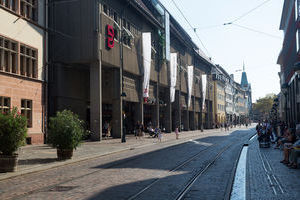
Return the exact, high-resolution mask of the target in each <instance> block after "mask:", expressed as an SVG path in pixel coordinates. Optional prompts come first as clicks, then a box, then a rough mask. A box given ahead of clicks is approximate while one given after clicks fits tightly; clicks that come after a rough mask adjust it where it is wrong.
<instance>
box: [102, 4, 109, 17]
mask: <svg viewBox="0 0 300 200" xmlns="http://www.w3.org/2000/svg"><path fill="white" fill-rule="evenodd" d="M103 12H104V13H105V14H107V15H108V8H107V5H105V4H103Z"/></svg>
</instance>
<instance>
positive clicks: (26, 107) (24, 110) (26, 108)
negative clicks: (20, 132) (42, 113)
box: [21, 99, 32, 128]
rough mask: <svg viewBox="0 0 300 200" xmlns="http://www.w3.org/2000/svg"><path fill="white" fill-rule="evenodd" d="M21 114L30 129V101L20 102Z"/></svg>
mask: <svg viewBox="0 0 300 200" xmlns="http://www.w3.org/2000/svg"><path fill="white" fill-rule="evenodd" d="M21 114H22V115H24V116H25V117H26V118H27V127H28V128H31V127H32V100H27V99H22V100H21Z"/></svg>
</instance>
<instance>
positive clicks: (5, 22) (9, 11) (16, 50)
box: [0, 0, 47, 143]
mask: <svg viewBox="0 0 300 200" xmlns="http://www.w3.org/2000/svg"><path fill="white" fill-rule="evenodd" d="M45 11H46V9H45V1H44V0H31V1H27V0H11V1H5V0H0V27H1V28H0V111H7V110H9V109H11V108H13V107H18V109H19V110H20V111H21V113H22V114H24V115H25V116H26V117H27V118H28V139H27V141H28V143H30V142H31V143H43V142H44V134H43V131H44V123H43V122H44V121H45V118H44V117H45V110H46V109H45V108H46V107H45V99H46V98H44V97H45V96H44V95H45V93H44V92H45V91H44V89H43V88H44V86H45V85H44V81H45V75H46V73H45V71H44V69H45V66H46V65H45V63H46V62H47V53H46V52H45V51H44V50H45V46H46V44H47V38H46V35H47V34H46V31H45V30H46V23H47V22H46V18H45V16H46V13H45Z"/></svg>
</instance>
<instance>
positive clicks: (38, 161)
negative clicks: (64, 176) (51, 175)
mask: <svg viewBox="0 0 300 200" xmlns="http://www.w3.org/2000/svg"><path fill="white" fill-rule="evenodd" d="M56 161H57V158H33V159H24V160H18V164H19V165H36V164H47V163H53V162H56Z"/></svg>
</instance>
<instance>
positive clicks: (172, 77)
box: [170, 53, 177, 103]
mask: <svg viewBox="0 0 300 200" xmlns="http://www.w3.org/2000/svg"><path fill="white" fill-rule="evenodd" d="M176 78H177V53H171V61H170V80H171V81H170V82H171V88H170V101H171V103H172V102H174V101H175V87H176V81H177V80H176Z"/></svg>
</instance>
